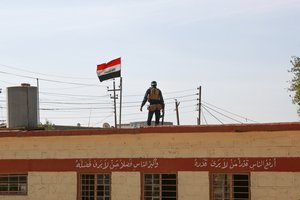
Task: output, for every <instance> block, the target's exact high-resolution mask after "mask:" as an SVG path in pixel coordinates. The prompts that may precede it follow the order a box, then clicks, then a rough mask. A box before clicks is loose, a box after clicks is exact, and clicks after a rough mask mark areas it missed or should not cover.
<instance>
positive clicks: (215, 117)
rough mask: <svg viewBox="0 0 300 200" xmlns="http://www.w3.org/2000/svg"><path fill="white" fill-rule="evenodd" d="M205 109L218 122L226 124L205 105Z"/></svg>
mask: <svg viewBox="0 0 300 200" xmlns="http://www.w3.org/2000/svg"><path fill="white" fill-rule="evenodd" d="M203 109H204V110H206V112H208V113H209V114H210V115H211V116H212V117H213V118H215V119H216V120H217V121H218V122H220V123H221V124H224V123H223V122H222V121H221V120H219V119H218V118H217V117H216V116H215V115H214V114H212V113H211V112H210V111H209V110H208V109H207V108H205V107H203Z"/></svg>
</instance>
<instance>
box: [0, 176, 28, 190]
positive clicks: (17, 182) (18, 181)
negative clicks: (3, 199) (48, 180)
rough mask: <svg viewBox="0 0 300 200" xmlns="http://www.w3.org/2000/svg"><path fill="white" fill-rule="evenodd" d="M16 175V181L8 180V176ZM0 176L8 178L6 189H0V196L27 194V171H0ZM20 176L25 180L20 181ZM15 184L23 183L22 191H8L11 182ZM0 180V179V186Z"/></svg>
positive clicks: (18, 185)
mask: <svg viewBox="0 0 300 200" xmlns="http://www.w3.org/2000/svg"><path fill="white" fill-rule="evenodd" d="M14 176H16V177H18V180H17V181H16V182H9V178H10V177H14ZM1 177H7V178H8V181H7V184H8V191H1V190H0V196H27V195H28V173H0V178H1ZM20 177H25V178H26V179H25V182H22V181H20V180H19V179H20ZM13 183H15V184H17V187H18V188H19V187H21V185H20V184H25V187H26V189H25V190H24V191H22V190H17V191H10V188H11V187H10V185H11V184H13ZM1 185H2V183H1V181H0V188H1Z"/></svg>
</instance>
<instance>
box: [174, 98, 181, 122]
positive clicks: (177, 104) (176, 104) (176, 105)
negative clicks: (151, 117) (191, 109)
mask: <svg viewBox="0 0 300 200" xmlns="http://www.w3.org/2000/svg"><path fill="white" fill-rule="evenodd" d="M179 104H180V102H177V99H175V109H176V117H177V125H180V123H179V111H178V106H179Z"/></svg>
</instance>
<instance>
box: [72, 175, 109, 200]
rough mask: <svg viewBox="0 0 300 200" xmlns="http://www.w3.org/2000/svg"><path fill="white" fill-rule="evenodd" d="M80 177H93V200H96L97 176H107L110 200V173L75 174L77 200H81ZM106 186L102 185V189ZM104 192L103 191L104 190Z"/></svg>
mask: <svg viewBox="0 0 300 200" xmlns="http://www.w3.org/2000/svg"><path fill="white" fill-rule="evenodd" d="M81 175H93V176H94V200H96V199H97V175H109V184H107V185H108V186H109V199H110V200H111V199H112V193H111V192H112V187H111V186H112V183H111V179H112V173H110V172H108V173H77V200H81V199H82V195H81V192H82V190H81V188H82V182H81ZM105 186H106V185H105V184H104V187H105ZM104 191H105V190H104Z"/></svg>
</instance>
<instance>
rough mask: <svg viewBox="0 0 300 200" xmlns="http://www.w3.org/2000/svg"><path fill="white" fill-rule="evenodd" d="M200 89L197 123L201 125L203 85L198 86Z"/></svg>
mask: <svg viewBox="0 0 300 200" xmlns="http://www.w3.org/2000/svg"><path fill="white" fill-rule="evenodd" d="M197 89H198V90H199V91H198V95H199V96H198V99H197V100H198V101H199V102H198V120H197V122H198V123H197V124H198V125H200V124H201V86H199V87H198V88H197Z"/></svg>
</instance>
